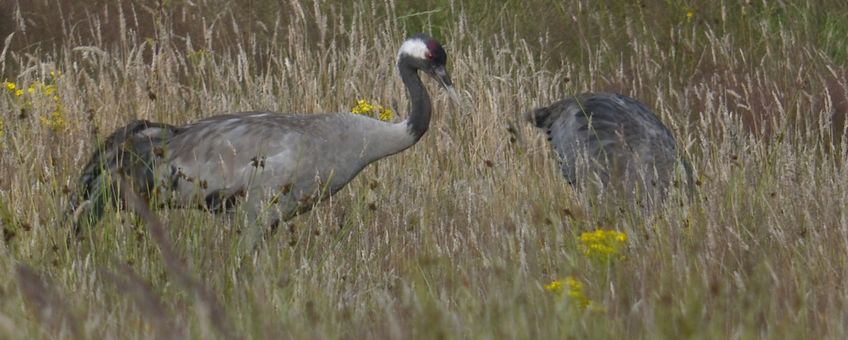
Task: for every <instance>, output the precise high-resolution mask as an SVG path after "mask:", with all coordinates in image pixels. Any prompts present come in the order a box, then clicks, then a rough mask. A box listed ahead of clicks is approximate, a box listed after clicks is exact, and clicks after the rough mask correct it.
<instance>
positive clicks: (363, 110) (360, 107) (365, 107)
mask: <svg viewBox="0 0 848 340" xmlns="http://www.w3.org/2000/svg"><path fill="white" fill-rule="evenodd" d="M373 111H374V106H373V105H371V104H370V103H368V102H367V101H366V100H365V99H359V100H357V101H356V106H354V107H353V109H351V112H353V113H355V114H358V115H371V112H373Z"/></svg>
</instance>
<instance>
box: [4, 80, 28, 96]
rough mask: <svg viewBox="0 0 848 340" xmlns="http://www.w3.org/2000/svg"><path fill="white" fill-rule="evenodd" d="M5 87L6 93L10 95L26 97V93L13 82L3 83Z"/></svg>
mask: <svg viewBox="0 0 848 340" xmlns="http://www.w3.org/2000/svg"><path fill="white" fill-rule="evenodd" d="M3 87H5V88H6V91H9V93H10V94H12V95H14V96H15V97H20V96H23V95H24V91H23V90H21V89H19V88H18V85H17V84H15V83H14V82H11V81H5V82H3Z"/></svg>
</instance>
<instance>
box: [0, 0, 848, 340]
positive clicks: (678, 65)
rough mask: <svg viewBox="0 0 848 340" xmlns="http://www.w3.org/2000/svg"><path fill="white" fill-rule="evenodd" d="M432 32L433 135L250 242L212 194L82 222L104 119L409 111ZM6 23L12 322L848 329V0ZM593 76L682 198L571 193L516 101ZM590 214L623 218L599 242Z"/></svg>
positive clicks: (309, 5) (707, 334) (600, 221)
mask: <svg viewBox="0 0 848 340" xmlns="http://www.w3.org/2000/svg"><path fill="white" fill-rule="evenodd" d="M116 3H118V4H119V5H116ZM418 31H424V32H428V33H431V34H432V35H434V36H435V37H436V38H437V39H438V40H440V41H441V42H442V43H443V45H444V46H445V49H446V50H447V52H448V69H449V70H450V72H451V74H452V77H453V80H454V83H455V84H456V87H457V90H458V91H459V93H460V96H461V98H462V101H461V102H460V103H454V102H452V101H450V100H449V98H448V97H447V96H445V95H444V93H442V92H441V91H438V90H437V86H435V84H434V83H433V82H428V85H429V86H430V87H429V88H430V90H431V94H433V104H434V119H433V122H432V123H431V126H430V130H429V132H428V133H427V134H426V135H425V136H424V138H423V139H422V140H421V141H420V142H419V143H418V144H417V145H416V146H414V147H412V148H410V149H409V150H407V151H405V152H403V153H401V154H398V155H395V156H392V157H390V158H388V159H384V160H381V161H379V162H377V163H375V164H374V165H371V166H370V167H368V168H367V169H366V170H365V171H364V172H363V173H361V174H360V175H359V176H358V177H357V178H356V179H355V180H354V181H353V182H351V183H350V184H349V185H348V186H347V187H346V188H345V189H343V190H342V191H341V192H339V193H338V194H337V195H336V196H334V197H333V198H332V199H330V200H328V201H326V202H324V203H322V204H319V205H317V206H316V207H315V209H313V210H312V211H311V212H309V213H307V214H304V215H301V216H298V217H296V218H295V219H293V220H292V221H291V223H290V224H289V225H288V226H286V227H284V228H281V230H280V231H278V232H277V233H276V235H274V236H273V237H272V238H271V239H270V240H269V241H268V242H267V244H266V247H265V248H264V249H263V250H262V251H260V252H259V253H258V254H257V255H256V256H255V257H250V258H241V257H239V256H237V254H238V253H237V243H238V240H239V230H240V228H242V226H243V224H241V223H238V222H231V220H230V219H227V218H225V217H220V216H214V215H210V214H207V213H204V212H202V211H182V210H172V211H156V212H155V214H156V216H158V218H153V219H151V218H149V217H148V218H140V217H139V215H137V214H134V213H130V212H127V211H110V212H108V213H107V214H106V216H107V217H106V219H105V220H104V221H102V223H101V224H99V225H98V227H97V229H96V230H95V232H94V234H93V235H92V236H91V237H89V238H86V239H84V240H83V241H81V242H71V243H70V244H69V243H68V242H67V240H68V237H69V235H70V234H71V233H70V226H69V225H68V224H67V223H65V222H63V211H64V209H65V206H66V204H67V201H68V199H69V197H70V194H71V193H72V192H73V190H75V188H76V178H77V176H78V175H79V169H80V168H81V167H82V166H83V163H84V162H85V161H86V160H87V157H88V156H89V154H90V153H91V152H92V150H93V149H94V146H95V145H96V143H97V142H98V140H101V139H102V138H104V137H105V135H107V134H108V133H110V132H111V131H112V130H113V129H115V128H117V127H119V126H122V125H123V124H126V123H127V122H129V121H130V120H132V119H136V118H144V119H151V120H156V121H162V122H167V123H172V124H181V123H186V122H190V121H193V120H196V119H199V118H202V117H209V116H212V115H216V114H220V113H226V112H232V111H241V110H273V111H283V112H298V113H304V114H308V113H315V112H325V111H347V110H350V109H351V108H352V107H353V106H354V105H355V104H356V100H357V99H366V100H368V101H370V102H372V103H375V104H381V105H384V106H389V107H393V108H394V109H395V111H396V112H398V113H399V114H400V116H405V114H406V113H405V111H406V110H405V108H406V105H407V101H406V94H405V92H404V90H403V86H402V84H401V82H400V80H399V78H398V76H397V72H396V70H395V57H396V53H397V48H398V47H399V46H400V43H401V41H402V40H403V38H404V37H405V36H407V35H409V34H411V33H415V32H418ZM0 47H2V48H3V49H2V50H0V81H5V83H4V84H3V88H2V89H0V141H2V143H0V155H2V156H0V226H2V235H3V241H1V242H0V338H4V339H5V338H10V339H32V338H72V339H76V338H80V339H86V338H120V339H134V338H150V337H156V338H183V337H191V338H207V337H218V338H281V337H291V338H319V339H320V338H363V337H367V338H408V337H415V338H575V339H583V338H648V339H658V338H671V339H679V338H717V339H727V338H731V339H748V338H811V339H819V338H832V339H841V338H845V337H848V326H846V325H848V285H846V282H848V213H846V209H845V207H846V206H848V157H846V156H848V155H846V152H848V142H846V137H847V136H846V135H845V129H846V124H845V117H846V114H848V67H846V62H848V5H846V4H845V2H844V1H842V0H820V1H816V2H815V4H813V3H812V2H809V3H808V2H806V1H794V0H786V1H772V0H751V1H730V0H721V1H678V0H642V1H638V2H632V1H613V0H602V1H590V0H565V1H548V0H523V1H513V0H504V1H472V0H469V1H448V0H427V1H416V2H408V3H407V2H400V1H395V0H385V1H374V2H371V1H353V2H350V3H345V4H337V2H335V1H321V0H304V1H295V0H292V1H289V2H284V3H278V2H276V1H262V0H243V1H237V2H232V3H231V2H229V1H216V0H194V1H192V2H190V1H159V2H155V1H117V2H115V1H87V2H79V1H70V0H33V1H14V0H0ZM13 85H14V88H13ZM583 91H614V92H619V93H623V94H626V95H630V96H633V97H635V98H639V99H640V100H641V101H643V102H644V103H646V104H647V105H648V106H649V107H652V108H654V109H655V111H656V112H657V114H658V115H659V116H660V118H661V119H662V121H663V122H665V123H666V125H668V126H669V128H670V129H671V130H672V131H673V132H674V133H675V135H676V137H677V140H678V142H679V145H681V146H682V148H683V149H684V150H685V153H686V154H687V155H688V157H689V158H690V159H691V160H692V163H693V167H694V168H695V172H696V177H697V179H698V180H697V186H696V191H695V194H694V195H693V197H692V199H691V200H686V199H683V198H682V197H683V196H684V195H683V193H682V192H681V191H682V190H681V189H675V190H674V192H672V195H671V198H670V199H669V200H668V201H667V202H666V204H665V205H664V206H662V207H660V208H657V209H655V210H654V211H652V212H644V211H641V210H640V209H638V208H636V207H632V206H619V207H598V206H595V205H593V204H592V200H591V199H589V198H587V197H585V195H581V194H580V193H579V192H575V191H574V190H572V189H571V188H570V187H569V186H568V185H567V183H566V182H565V181H564V180H563V178H562V177H561V175H560V172H559V169H558V164H557V160H556V158H555V155H554V154H553V152H552V151H551V150H550V148H549V147H548V145H547V143H546V141H545V138H544V136H543V135H541V134H539V133H538V131H534V130H533V129H532V128H531V127H530V126H529V124H527V123H525V122H523V121H521V120H520V114H521V113H522V112H524V111H526V110H529V109H531V108H533V107H534V106H537V105H544V104H547V103H549V102H552V101H554V100H558V99H561V98H563V97H565V96H568V95H572V94H575V93H579V92H583ZM395 119H400V118H399V117H396V118H395ZM155 219H161V222H162V225H164V229H165V231H166V232H165V233H164V234H162V233H157V230H158V228H157V227H162V225H158V223H155V222H156V221H154V220H155ZM595 230H606V231H616V232H618V233H621V234H618V233H611V232H608V233H605V234H604V235H605V236H610V235H612V236H615V237H613V239H610V238H608V237H607V238H606V242H607V243H605V244H606V245H609V246H610V247H609V248H603V247H600V249H603V250H604V251H602V252H600V253H598V252H594V251H592V250H588V249H590V248H588V247H589V246H590V245H591V244H590V243H591V242H592V241H591V240H590V238H591V236H592V235H595V236H597V235H598V234H597V233H592V232H593V231H595ZM602 238H603V237H602ZM622 239H623V240H622ZM597 248H598V247H595V248H591V249H597Z"/></svg>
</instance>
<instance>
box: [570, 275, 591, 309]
mask: <svg viewBox="0 0 848 340" xmlns="http://www.w3.org/2000/svg"><path fill="white" fill-rule="evenodd" d="M565 285H566V286H568V292H567V296H568V298H569V299H570V300H571V301H573V302H574V303H575V304H576V305H577V306H578V307H580V308H581V309H585V308H586V307H587V306H589V302H590V301H589V298H588V297H586V293H585V292H584V291H583V283H582V282H580V281H578V280H577V279H575V278H574V277H573V276H569V277H566V278H565Z"/></svg>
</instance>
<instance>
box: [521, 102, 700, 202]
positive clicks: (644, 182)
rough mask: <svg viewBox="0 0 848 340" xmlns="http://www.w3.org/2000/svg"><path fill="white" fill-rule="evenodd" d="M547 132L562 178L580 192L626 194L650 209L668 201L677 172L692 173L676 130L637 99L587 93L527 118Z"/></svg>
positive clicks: (535, 110) (689, 179)
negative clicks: (680, 151)
mask: <svg viewBox="0 0 848 340" xmlns="http://www.w3.org/2000/svg"><path fill="white" fill-rule="evenodd" d="M525 119H527V120H528V121H530V122H531V123H532V124H534V125H535V126H536V127H538V128H540V129H542V130H545V132H547V134H548V141H549V142H550V143H551V145H552V146H553V148H554V149H555V150H556V153H557V154H558V155H559V158H560V161H561V168H562V174H563V176H564V177H565V179H566V180H567V181H568V183H569V184H571V185H574V186H577V187H578V188H584V189H585V188H586V187H587V186H588V185H590V184H591V185H593V188H598V187H600V188H601V189H602V190H613V191H616V192H622V191H623V194H624V196H625V197H627V198H628V199H630V200H631V201H634V199H635V200H636V202H634V203H644V204H647V205H650V204H651V202H653V201H655V200H656V199H658V198H662V197H664V196H665V193H666V191H667V188H668V184H669V183H670V182H671V181H672V180H673V176H674V172H675V168H676V167H677V165H678V164H681V165H682V166H683V169H684V171H685V172H686V176H687V181H688V183H689V186H690V188H691V185H692V169H691V166H690V165H689V163H688V162H687V161H686V160H685V159H682V158H680V157H679V155H678V151H677V145H676V142H675V140H674V136H673V135H672V134H671V131H669V130H668V128H666V127H665V125H663V123H662V122H661V121H660V120H659V119H658V118H657V116H656V115H655V114H654V113H653V112H651V110H649V109H648V108H647V107H645V105H643V104H642V103H640V102H638V101H637V100H635V99H633V98H630V97H627V96H623V95H618V94H611V93H583V94H580V95H578V96H574V97H569V98H566V99H564V100H561V101H557V102H555V103H553V104H551V105H549V106H546V107H541V108H537V109H534V110H532V111H529V112H527V113H525Z"/></svg>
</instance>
